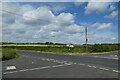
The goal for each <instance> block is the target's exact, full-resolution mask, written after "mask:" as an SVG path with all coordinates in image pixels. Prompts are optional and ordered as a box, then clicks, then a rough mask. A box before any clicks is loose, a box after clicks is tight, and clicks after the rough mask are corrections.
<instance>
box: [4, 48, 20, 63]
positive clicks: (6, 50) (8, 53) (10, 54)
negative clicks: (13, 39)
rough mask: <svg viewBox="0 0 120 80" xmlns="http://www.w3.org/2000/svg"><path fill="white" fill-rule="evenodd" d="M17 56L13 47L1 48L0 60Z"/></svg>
mask: <svg viewBox="0 0 120 80" xmlns="http://www.w3.org/2000/svg"><path fill="white" fill-rule="evenodd" d="M16 57H18V54H17V53H16V50H15V49H12V48H2V61H4V60H9V59H13V58H16Z"/></svg>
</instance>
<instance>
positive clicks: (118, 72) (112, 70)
mask: <svg viewBox="0 0 120 80" xmlns="http://www.w3.org/2000/svg"><path fill="white" fill-rule="evenodd" d="M112 71H113V72H116V73H120V71H117V70H112Z"/></svg>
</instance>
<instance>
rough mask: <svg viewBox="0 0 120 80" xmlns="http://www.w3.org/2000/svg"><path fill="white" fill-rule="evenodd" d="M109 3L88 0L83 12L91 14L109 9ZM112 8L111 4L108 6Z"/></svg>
mask: <svg viewBox="0 0 120 80" xmlns="http://www.w3.org/2000/svg"><path fill="white" fill-rule="evenodd" d="M110 5H111V2H99V1H98V2H94V0H90V1H89V2H88V4H87V6H86V7H85V14H91V13H93V12H95V13H103V12H105V11H106V10H108V9H109V6H110ZM111 8H113V6H111V7H110V9H111Z"/></svg>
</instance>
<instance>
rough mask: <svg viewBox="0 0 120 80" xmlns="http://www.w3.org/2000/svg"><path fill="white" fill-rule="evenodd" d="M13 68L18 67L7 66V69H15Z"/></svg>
mask: <svg viewBox="0 0 120 80" xmlns="http://www.w3.org/2000/svg"><path fill="white" fill-rule="evenodd" d="M13 69H16V67H15V66H7V67H6V70H13Z"/></svg>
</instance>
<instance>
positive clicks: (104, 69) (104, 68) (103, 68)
mask: <svg viewBox="0 0 120 80" xmlns="http://www.w3.org/2000/svg"><path fill="white" fill-rule="evenodd" d="M99 69H102V70H106V71H108V70H109V69H107V68H99Z"/></svg>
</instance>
